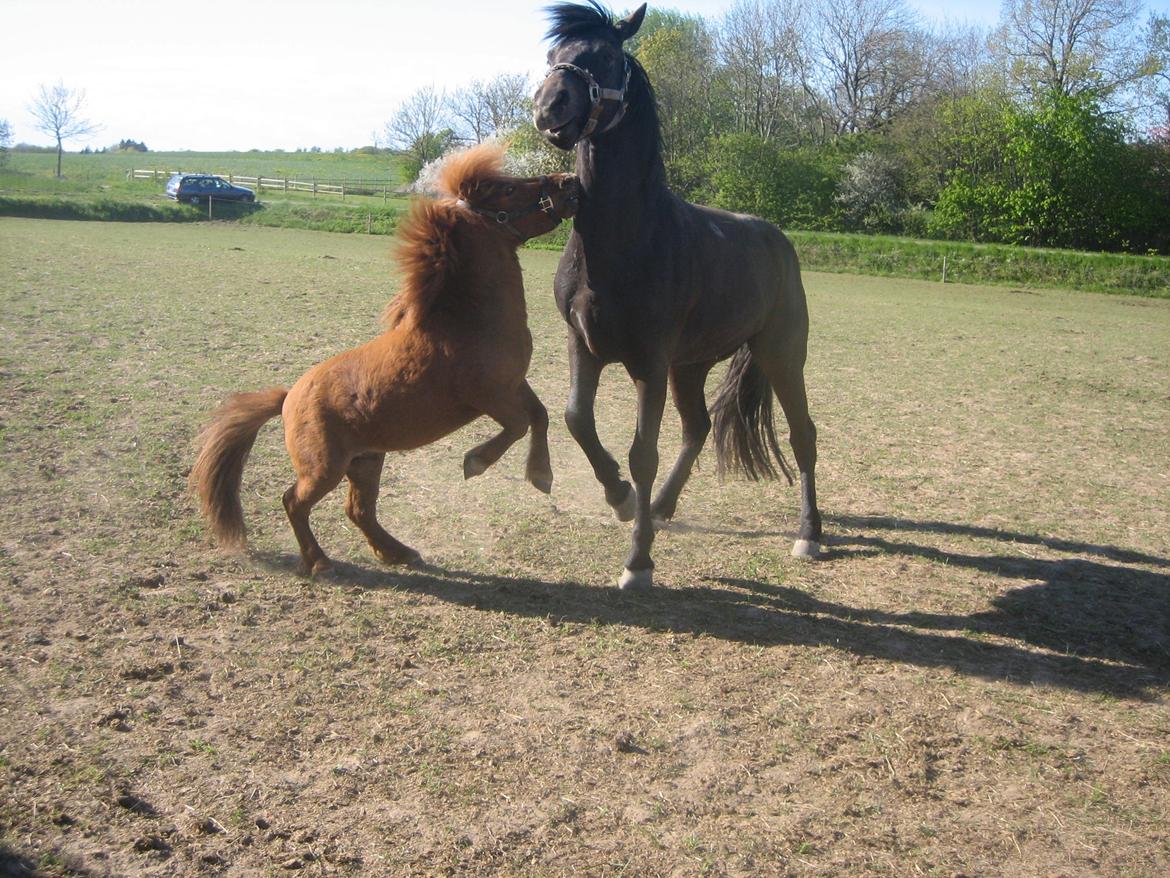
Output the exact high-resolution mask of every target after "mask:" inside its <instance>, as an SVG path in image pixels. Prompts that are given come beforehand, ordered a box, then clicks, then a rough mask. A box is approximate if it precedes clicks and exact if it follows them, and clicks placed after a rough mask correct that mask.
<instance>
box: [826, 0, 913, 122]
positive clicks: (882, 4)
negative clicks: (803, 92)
mask: <svg viewBox="0 0 1170 878" xmlns="http://www.w3.org/2000/svg"><path fill="white" fill-rule="evenodd" d="M813 39H814V40H815V47H816V52H817V58H816V62H817V67H818V71H819V75H818V80H819V85H820V88H821V90H822V91H823V93H824V94H825V96H826V98H827V100H828V102H829V106H830V108H831V111H832V115H833V119H832V121H833V123H834V125H835V128H836V130H837V133H839V134H850V133H854V132H857V131H866V130H869V129H872V128H876V127H879V126H880V125H882V124H884V123H886V122H888V121H889V120H890V119H891V118H892V117H893V115H894V114H895V113H897V112H898V111H899V110H901V109H903V108H905V107H907V106H909V105H911V104H912V103H913V102H914V101H915V100H916V99H917V98H918V96H919V95H920V94H921V93H922V91H923V90H924V89H925V87H926V83H927V74H928V71H929V61H928V58H929V46H930V40H929V37H928V36H927V34H926V33H925V31H924V30H923V29H922V28H921V27H920V26H919V22H918V18H917V16H916V15H915V14H914V13H913V12H912V11H911V10H910V8H909V7H908V6H907V5H906V2H905V0H823V2H822V3H821V4H820V6H819V8H818V10H817V27H816V31H815V36H814V38H813Z"/></svg>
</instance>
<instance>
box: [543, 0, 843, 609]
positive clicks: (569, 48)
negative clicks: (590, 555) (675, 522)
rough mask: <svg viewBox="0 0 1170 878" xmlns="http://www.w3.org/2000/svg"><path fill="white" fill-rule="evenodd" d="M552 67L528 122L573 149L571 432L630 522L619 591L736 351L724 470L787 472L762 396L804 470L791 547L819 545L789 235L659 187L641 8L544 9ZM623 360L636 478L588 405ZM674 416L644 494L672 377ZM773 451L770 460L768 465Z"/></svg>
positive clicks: (804, 316)
mask: <svg viewBox="0 0 1170 878" xmlns="http://www.w3.org/2000/svg"><path fill="white" fill-rule="evenodd" d="M548 12H549V14H550V17H551V22H552V24H551V27H550V29H549V32H548V35H547V36H548V39H550V40H551V42H552V49H551V51H550V52H549V54H548V61H549V65H550V69H549V71H548V75H547V76H546V77H545V80H544V82H543V83H542V84H541V86H540V88H539V90H538V91H537V92H536V96H535V98H534V120H535V122H536V127H537V128H539V129H540V131H541V132H542V133H543V134H544V136H545V137H546V138H547V139H548V140H549V142H550V143H552V144H553V145H554V146H557V147H560V148H561V149H573V148H574V147H575V148H576V151H577V165H576V171H577V175H578V177H579V178H580V182H581V207H580V210H579V211H578V213H577V217H576V219H575V221H574V224H573V233H572V235H571V237H570V238H569V242H568V245H567V246H566V247H565V252H564V255H563V256H562V258H561V263H560V267H559V268H558V269H557V276H556V282H555V292H556V300H557V305H558V306H559V308H560V310H561V314H562V315H563V316H564V318H565V320H566V321H567V322H568V325H569V364H570V371H571V387H570V391H569V403H568V408H567V410H566V412H565V419H566V421H567V422H568V425H569V430H570V432H571V433H572V434H573V437H574V438H575V439H576V440H577V442H578V444H580V446H581V448H582V449H583V450H584V451H585V454H586V456H587V457H588V458H589V461H590V463H591V464H592V465H593V471H594V472H595V473H596V475H597V478H598V480H599V481H600V482H601V484H602V485H603V486H604V488H605V498H606V500H607V501H608V502H609V504H610V505H611V506H612V507H614V509H615V510H616V511H617V515H618V517H619V518H621V519H622V520H623V521H626V520H629V518H631V517H632V518H633V519H634V533H633V546H632V548H631V551H630V554H629V557H628V559H627V561H626V565H625V570H624V571H623V574H622V577H621V579H620V580H619V585H621V586H622V587H623V588H645V587H648V586H650V585H651V583H652V581H653V577H652V570H653V567H654V562H653V561H652V560H651V558H650V547H651V543H652V542H653V539H654V527H653V519H654V518H660V519H669V518H670V517H671V516H672V515H674V512H675V507H676V505H677V503H678V498H679V493H680V492H681V491H682V488H683V485H684V484H685V483H686V481H687V478H688V477H689V476H690V472H691V467H692V465H693V464H694V462H695V458H696V457H698V454H699V451H700V449H701V448H702V447H703V443H704V441H705V440H706V438H707V434H708V432H709V431H710V429H711V418H710V416H709V414H708V410H707V405H706V402H705V400H704V396H703V386H704V383H705V382H706V378H707V373H708V372H709V371H710V370H711V369H712V367H713V366H714V365H715V364H716V363H717V362H719V361H720V360H723V359H726V358H727V357H729V356H730V357H732V361H731V365H730V367H729V369H728V373H727V380H726V381H725V382H724V384H723V385H722V387H721V388H720V390H719V393H718V396H717V398H716V401H715V404H714V407H713V408H714V414H715V439H716V445H717V450H718V457H719V465H720V469H721V470H722V469H725V468H737V469H740V470H742V471H743V472H745V473H746V474H747V475H749V476H751V477H753V478H760V477H763V476H774V475H775V474H776V466H775V464H779V468H780V469H781V471H783V472H784V474H785V475H786V476H788V478H789V480H791V478H792V477H791V474H790V472H789V469H788V467H787V465H786V463H785V462H784V460H783V458H782V457H781V455H780V449H779V446H778V445H777V443H776V439H775V434H774V431H773V426H772V392H773V391H775V393H776V396H777V397H778V398H779V400H780V405H781V407H782V408H783V409H784V414H785V417H786V418H787V420H788V425H789V430H790V435H789V438H790V441H791V444H792V451H793V454H794V456H795V458H796V464H797V468H798V469H799V471H800V480H801V512H800V530H799V533H798V535H797V536H798V538H797V540H796V542H795V545H794V547H793V554H794V555H797V556H803V557H815V556H817V555H818V554H819V553H820V540H821V517H820V513H819V512H818V511H817V505H816V488H815V474H814V471H815V467H816V457H817V452H816V428H815V427H814V426H813V422H812V420H811V418H810V417H809V413H808V402H807V400H806V397H805V386H804V363H805V354H806V348H807V342H808V308H807V306H806V304H805V296H804V287H803V286H802V284H801V280H800V267H799V264H798V262H797V258H796V253H795V251H794V250H793V247H792V244H791V243H789V241H788V239H787V238H785V237H784V235H783V234H781V232H780V231H779V230H778V229H776V228H775V227H774V226H772V225H770V224H769V223H767V222H764V221H763V220H760V219H757V218H755V217H750V216H743V215H740V214H732V213H727V212H725V211H721V210H713V209H710V208H705V207H699V206H696V205H693V204H688V203H686V202H685V201H683V200H682V199H680V198H678V197H677V196H675V195H674V194H672V193H671V192H670V191H669V190H668V189H667V188H666V175H665V170H664V167H663V163H662V156H661V149H660V144H659V128H658V115H657V110H656V108H655V104H654V93H653V91H652V89H651V87H650V82H649V79H648V78H647V76H646V73H645V71H644V70H643V69H642V67H641V65H639V64H638V62H637V61H636V60H635V59H634V58H632V57H631V56H630V55H628V54H626V53H625V52H624V51H623V49H622V43H623V42H624V41H625V40H627V39H629V38H630V37H632V36H633V35H634V34H635V33H636V32H637V30H638V28H639V26H640V25H641V23H642V18H643V16H644V15H645V12H646V6H645V5H644V4H643V5H642V6H641V7H639V8H638V9H637V10H636V11H635V12H633V13H632V14H631V15H629V16H628V17H626V18H624V19H622V20H620V21H616V22H615V21H613V19H612V17H611V15H610V14H609V13H608V12H607V11H606V10H605V9H603V8H602V7H601V6H599V5H598V4H597V3H595V2H591V3H590V5H588V6H582V5H575V4H568V3H564V4H559V5H556V6H551V7H549V8H548ZM610 363H621V364H622V365H623V366H625V368H626V371H627V372H628V373H629V375H630V377H631V378H632V379H633V381H634V385H635V387H636V389H637V395H638V424H637V432H636V435H635V437H634V442H633V445H632V447H631V448H630V461H629V462H630V473H631V475H632V476H633V479H634V488H633V489H631V487H630V484H629V483H628V482H626V481H624V480H623V479H622V478H621V474H620V470H619V467H618V464H617V463H616V462H615V461H614V459H613V457H612V456H611V455H610V454H609V453H608V452H607V451H606V450H605V449H604V448H603V447H602V446H601V443H600V442H599V441H598V438H597V430H596V428H595V426H594V416H593V407H594V400H595V396H596V392H597V386H598V380H599V377H600V375H601V370H602V369H603V368H604V367H605V366H606V365H608V364H610ZM668 380H669V385H670V389H671V391H672V393H673V396H674V403H675V406H676V407H677V408H678V411H679V415H680V416H681V418H682V426H683V437H684V442H683V448H682V453H681V454H680V455H679V458H678V462H677V463H675V465H674V468H673V469H672V470H671V471H670V475H669V476H667V479H666V482H665V483H664V484H663V485H662V488H661V489H660V491H659V493H658V495H657V496H656V497H655V498H654V501H653V503H651V499H650V491H651V488H652V487H653V484H654V479H655V477H656V475H657V473H658V433H659V427H660V425H661V422H662V413H663V407H664V405H665V402H666V391H667V383H668ZM774 462H775V464H774Z"/></svg>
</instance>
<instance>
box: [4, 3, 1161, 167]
mask: <svg viewBox="0 0 1170 878" xmlns="http://www.w3.org/2000/svg"><path fill="white" fill-rule="evenodd" d="M548 2H549V0H441V2H435V0H430V2H428V0H412V2H402V0H331V2H321V0H316V2H309V0H279V2H276V0H189V2H178V0H105V2H102V3H95V2H94V0H55V2H52V3H45V2H44V0H4V3H3V11H2V12H0V21H2V22H3V28H4V34H5V35H3V36H0V119H6V120H7V121H8V123H9V125H10V126H11V127H12V132H13V142H14V143H33V144H46V145H48V144H50V143H51V142H52V141H51V139H50V138H49V136H48V135H46V134H44V133H42V132H40V131H37V130H36V128H35V125H34V121H33V118H32V116H31V115H30V113H29V112H28V106H29V104H31V103H32V101H33V99H34V98H35V97H36V95H37V94H38V92H39V89H40V86H41V85H42V84H45V85H52V84H55V83H57V82H61V83H63V84H64V85H65V86H66V87H67V88H70V89H76V90H84V92H85V99H84V104H83V110H82V115H84V116H85V117H86V118H87V119H89V120H90V121H92V122H94V123H97V124H99V125H100V126H101V129H100V130H99V131H98V132H97V133H95V134H94V135H92V136H90V137H87V138H84V139H79V140H75V141H70V142H68V143H67V144H66V148H67V149H69V150H78V149H81V148H83V147H84V146H91V147H93V148H95V149H96V148H100V147H103V146H108V145H111V144H115V143H117V142H118V141H119V140H123V139H131V140H137V141H140V142H143V143H145V144H146V145H147V146H148V147H149V148H150V149H152V150H156V151H172V150H197V151H226V150H248V149H263V150H269V149H286V150H290V151H291V150H295V149H298V148H310V147H314V146H316V147H320V148H322V149H325V150H331V149H334V148H336V147H343V148H345V149H352V148H356V147H359V146H364V145H368V144H371V143H373V142H374V141H375V136H377V137H379V138H382V136H383V135H382V130H383V128H384V127H385V124H386V122H387V121H388V120H389V119H390V117H391V116H392V115H393V114H394V111H395V109H396V108H397V107H398V105H399V104H400V103H401V102H402V101H403V100H405V99H406V98H408V97H409V96H410V95H411V94H412V93H414V92H415V91H417V90H418V89H420V88H424V87H427V86H434V87H435V88H437V89H448V90H450V89H454V88H458V87H460V86H464V85H467V84H468V83H470V82H472V81H473V80H475V79H484V80H486V79H491V78H492V77H494V76H496V75H497V74H500V73H526V74H528V75H529V76H530V77H531V78H532V79H533V81H535V77H536V76H538V75H539V74H540V73H541V72H542V71H543V69H544V57H545V52H546V51H547V48H546V46H545V44H544V42H543V39H542V38H543V35H544V31H545V29H546V21H545V18H544V14H543V12H542V11H541V10H542V8H543V7H544V6H545V5H547V3H548ZM733 3H734V0H673V2H670V0H668V2H664V3H662V4H661V5H662V7H664V8H673V9H677V10H679V11H682V12H686V13H691V14H697V15H702V16H704V17H706V18H710V19H718V18H719V17H721V16H722V14H723V13H724V12H726V11H727V10H728V9H729V8H730V7H731V6H732V5H733ZM607 5H609V6H611V8H614V9H618V10H621V9H626V8H629V7H632V5H633V0H628V2H626V0H622V2H611V3H608V4H607ZM910 5H911V6H913V7H914V8H916V9H918V10H919V11H920V12H922V14H923V15H924V17H925V18H927V19H928V20H933V21H942V20H944V19H948V18H949V19H951V20H953V21H967V22H970V23H973V24H983V25H992V24H994V23H995V21H996V20H997V18H998V16H999V0H934V2H921V0H911V3H910ZM1147 6H1148V7H1149V8H1152V9H1156V10H1158V11H1160V12H1167V11H1170V0H1152V2H1149V3H1147Z"/></svg>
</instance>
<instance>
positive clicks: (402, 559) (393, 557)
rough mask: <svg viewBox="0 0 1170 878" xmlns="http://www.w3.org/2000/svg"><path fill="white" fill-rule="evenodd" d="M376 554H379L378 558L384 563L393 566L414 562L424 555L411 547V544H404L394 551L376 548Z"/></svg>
mask: <svg viewBox="0 0 1170 878" xmlns="http://www.w3.org/2000/svg"><path fill="white" fill-rule="evenodd" d="M374 554H375V555H377V556H378V560H379V561H381V562H382V563H383V564H390V565H393V566H398V565H400V564H403V565H404V564H414V563H415V562H416V561H420V560H422V555H420V554H419V553H418V552H417V551H415V550H414V549H412V548H410V546H402V547H401V548H399V549H395V550H394V551H393V552H384V551H381V550H376V551H375V552H374Z"/></svg>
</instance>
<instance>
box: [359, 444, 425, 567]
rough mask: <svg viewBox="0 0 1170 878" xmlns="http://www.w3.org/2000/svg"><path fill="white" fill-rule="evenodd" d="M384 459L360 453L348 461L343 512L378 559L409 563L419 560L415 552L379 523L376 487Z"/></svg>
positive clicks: (380, 476)
mask: <svg viewBox="0 0 1170 878" xmlns="http://www.w3.org/2000/svg"><path fill="white" fill-rule="evenodd" d="M385 460H386V455H385V454H361V455H358V456H357V457H355V458H354V459H353V460H351V461H350V463H349V469H348V470H347V471H346V473H345V474H346V476H347V477H348V478H349V494H348V495H347V496H346V498H345V514H346V515H348V516H349V519H350V521H352V522H353V523H354V524H356V525H357V526H358V528H359V529H360V530H361V532H362V533H363V534H365V537H366V540H367V541H368V542H369V544H370V548H371V549H373V550H374V555H375V556H377V558H378V560H379V561H381V562H382V563H383V564H410V563H411V562H413V561H417V560H418V558H419V554H418V552H416V551H415V550H414V549H412V548H410V546H406V545H403V544H402V543H400V542H398V540H396V539H394V537H392V536H390V534H388V533H387V532H386V531H385V530H384V529H383V528H382V526H381V525H380V524H378V486H379V482H380V481H381V478H382V464H383V463H384V462H385Z"/></svg>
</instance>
